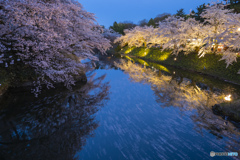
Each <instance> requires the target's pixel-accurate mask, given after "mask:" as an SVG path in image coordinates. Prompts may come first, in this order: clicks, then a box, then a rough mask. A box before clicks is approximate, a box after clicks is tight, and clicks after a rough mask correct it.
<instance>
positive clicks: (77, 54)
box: [0, 0, 110, 92]
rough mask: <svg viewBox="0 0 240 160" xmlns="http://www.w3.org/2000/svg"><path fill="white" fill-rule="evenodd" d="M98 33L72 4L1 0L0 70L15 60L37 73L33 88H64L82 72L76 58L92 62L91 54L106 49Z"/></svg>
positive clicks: (87, 15)
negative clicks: (45, 86)
mask: <svg viewBox="0 0 240 160" xmlns="http://www.w3.org/2000/svg"><path fill="white" fill-rule="evenodd" d="M102 32H103V31H102V27H101V26H99V25H98V24H96V23H95V17H94V14H92V13H89V12H87V11H85V10H84V9H83V7H82V5H81V4H80V3H79V2H78V1H76V0H1V1H0V53H1V54H0V65H1V66H0V67H4V66H5V67H8V66H9V65H13V64H14V63H16V62H19V61H20V62H23V63H24V64H25V65H27V66H29V67H31V68H32V69H33V70H34V71H35V72H36V74H37V75H38V80H37V81H36V84H40V83H45V84H46V85H47V86H48V87H53V83H55V82H63V83H65V85H66V86H68V87H69V86H70V85H72V84H74V82H75V79H76V77H78V76H79V74H82V73H83V68H84V67H85V66H84V65H83V64H81V62H80V59H83V58H89V59H92V60H96V59H97V58H96V57H95V56H93V53H94V51H95V49H98V50H99V51H100V52H105V51H106V50H107V49H108V48H109V47H110V41H109V40H107V39H105V38H104V37H103V35H102ZM38 91H39V88H36V90H35V92H38Z"/></svg>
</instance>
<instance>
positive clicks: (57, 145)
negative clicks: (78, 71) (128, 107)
mask: <svg viewBox="0 0 240 160" xmlns="http://www.w3.org/2000/svg"><path fill="white" fill-rule="evenodd" d="M94 76H95V75H92V76H91V77H90V79H89V80H88V82H87V84H85V85H83V84H76V86H75V87H73V90H72V91H69V90H67V89H63V88H57V89H55V90H47V91H45V93H44V92H43V93H42V94H41V95H40V97H39V98H34V95H33V94H31V93H29V91H28V92H26V93H24V92H22V89H21V90H20V91H21V92H19V93H18V91H15V90H14V91H7V92H6V93H5V94H4V95H3V96H1V99H0V106H1V107H0V108H1V111H0V159H3V160H10V159H14V160H15V159H19V160H20V159H24V160H33V159H39V160H40V159H41V160H42V159H57V160H61V159H64V160H66V159H77V157H74V156H75V154H76V152H77V151H79V150H81V149H82V147H83V146H84V145H85V143H86V138H88V137H89V136H92V135H93V131H94V130H95V129H96V128H97V127H98V122H97V121H96V120H95V116H94V114H95V113H96V112H97V111H98V110H99V109H100V108H101V107H102V106H103V104H104V102H106V100H107V99H108V94H109V84H108V83H106V82H103V80H104V78H105V75H103V76H100V77H98V78H96V77H94Z"/></svg>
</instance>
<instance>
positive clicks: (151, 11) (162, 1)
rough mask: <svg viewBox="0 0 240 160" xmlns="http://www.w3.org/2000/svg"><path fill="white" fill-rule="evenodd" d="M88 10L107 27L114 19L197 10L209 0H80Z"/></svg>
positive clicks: (137, 19) (133, 18)
mask: <svg viewBox="0 0 240 160" xmlns="http://www.w3.org/2000/svg"><path fill="white" fill-rule="evenodd" d="M78 1H79V2H80V3H81V4H82V5H83V7H84V9H85V10H87V11H88V12H92V13H94V14H95V16H96V17H97V21H98V23H99V24H100V25H104V26H106V27H107V28H108V27H109V26H110V25H112V24H113V22H114V21H117V22H123V21H131V22H134V23H138V22H139V21H140V20H142V19H147V20H149V19H150V18H154V17H156V15H158V14H161V13H171V14H175V13H176V12H177V10H179V9H181V8H184V10H185V13H187V14H189V12H190V10H195V11H196V8H197V6H199V5H201V4H203V3H209V2H210V1H209V0H78Z"/></svg>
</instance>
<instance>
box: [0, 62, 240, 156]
mask: <svg viewBox="0 0 240 160" xmlns="http://www.w3.org/2000/svg"><path fill="white" fill-rule="evenodd" d="M137 61H138V63H132V62H131V61H126V60H124V61H118V62H117V63H115V64H113V62H112V61H105V62H104V61H103V62H101V63H98V64H97V69H95V70H93V71H91V72H89V73H88V75H87V76H88V82H87V84H85V85H84V84H77V85H76V86H75V87H74V88H73V90H72V91H69V90H66V89H64V88H61V87H59V88H57V89H55V90H50V91H45V92H44V91H43V94H42V95H40V96H39V98H34V97H33V95H31V94H29V92H28V91H22V90H17V91H16V90H14V89H11V90H9V91H7V92H6V93H5V94H4V95H3V96H1V98H0V106H1V107H0V108H1V111H0V159H1V158H2V159H4V160H8V159H24V160H28V159H29V160H30V159H59V160H60V159H83V160H98V159H99V160H108V159H109V160H124V159H129V160H158V159H163V160H164V159H167V160H168V159H169V160H173V159H232V158H230V157H214V158H211V157H210V152H211V151H215V152H229V151H238V152H239V151H240V130H239V128H238V127H236V126H237V125H238V124H237V123H234V122H231V121H228V119H227V117H222V116H218V115H215V114H213V112H212V110H211V106H212V105H214V104H216V103H221V102H223V97H224V96H225V95H227V94H229V93H231V94H232V95H233V97H234V98H239V92H240V90H239V87H238V86H236V85H232V84H229V83H226V82H222V81H217V80H214V79H212V78H209V77H206V76H202V75H197V74H196V75H195V74H193V73H188V72H185V71H180V70H176V69H172V68H168V67H165V66H161V65H158V64H150V63H148V64H145V66H143V65H142V64H141V63H142V61H140V60H135V62H137ZM143 63H147V62H143ZM26 90H27V89H26ZM239 154H240V152H239ZM236 159H237V158H236Z"/></svg>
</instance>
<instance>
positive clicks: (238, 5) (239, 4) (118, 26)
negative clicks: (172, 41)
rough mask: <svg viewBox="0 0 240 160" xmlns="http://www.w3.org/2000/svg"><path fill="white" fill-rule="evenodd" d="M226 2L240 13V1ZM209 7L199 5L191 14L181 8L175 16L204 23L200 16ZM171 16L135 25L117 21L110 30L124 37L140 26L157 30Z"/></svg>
mask: <svg viewBox="0 0 240 160" xmlns="http://www.w3.org/2000/svg"><path fill="white" fill-rule="evenodd" d="M224 2H225V3H226V4H228V7H227V8H228V9H234V11H235V12H236V13H240V0H224ZM207 5H209V4H207ZM207 5H206V4H205V3H204V4H202V5H199V6H198V7H197V8H196V11H194V10H192V11H191V12H190V14H186V13H185V11H184V9H183V8H181V9H179V10H177V13H176V14H174V15H175V16H176V17H182V18H184V19H185V20H186V19H188V18H195V19H196V20H197V21H200V22H204V19H203V18H202V17H201V16H200V15H201V14H202V12H203V10H204V9H206V7H207ZM170 16H171V14H170V13H162V14H159V15H157V16H156V17H155V18H151V19H150V20H147V19H143V20H140V21H139V22H138V24H134V23H133V22H130V21H125V22H119V23H117V22H116V21H115V22H114V23H113V25H112V26H110V27H109V28H110V29H112V30H114V31H115V32H118V33H120V34H122V35H124V34H125V33H124V30H125V29H132V28H134V27H136V26H140V27H143V26H153V27H154V28H156V27H157V26H158V23H159V22H162V21H163V20H165V19H166V18H168V17H170Z"/></svg>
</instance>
